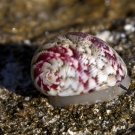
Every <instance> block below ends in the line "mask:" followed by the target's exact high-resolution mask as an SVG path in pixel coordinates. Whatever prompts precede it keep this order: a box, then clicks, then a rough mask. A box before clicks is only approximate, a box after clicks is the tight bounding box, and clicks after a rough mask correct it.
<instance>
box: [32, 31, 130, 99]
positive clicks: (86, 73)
mask: <svg viewBox="0 0 135 135" xmlns="http://www.w3.org/2000/svg"><path fill="white" fill-rule="evenodd" d="M31 75H32V80H33V81H34V84H35V86H36V88H37V89H38V90H40V91H41V92H42V93H44V94H45V95H47V96H55V97H67V96H76V95H85V94H88V93H90V94H91V92H92V93H93V92H96V91H102V90H104V89H107V88H110V87H115V86H117V85H118V84H119V83H121V82H122V81H123V80H124V79H125V78H126V76H127V68H126V65H125V63H124V62H123V60H122V59H121V57H120V56H119V55H118V54H117V53H116V51H115V50H114V49H113V48H111V47H110V46H109V45H107V43H105V42H104V41H102V40H100V39H98V38H96V37H94V36H92V35H89V34H85V33H80V32H69V33H66V34H63V35H59V36H56V37H54V38H52V39H50V40H49V41H47V42H46V43H44V45H42V46H40V47H39V48H38V50H37V51H36V53H35V55H34V57H33V59H32V64H31ZM128 83H129V79H128ZM126 86H127V84H126ZM127 87H128V86H127ZM99 100H100V99H99Z"/></svg>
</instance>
